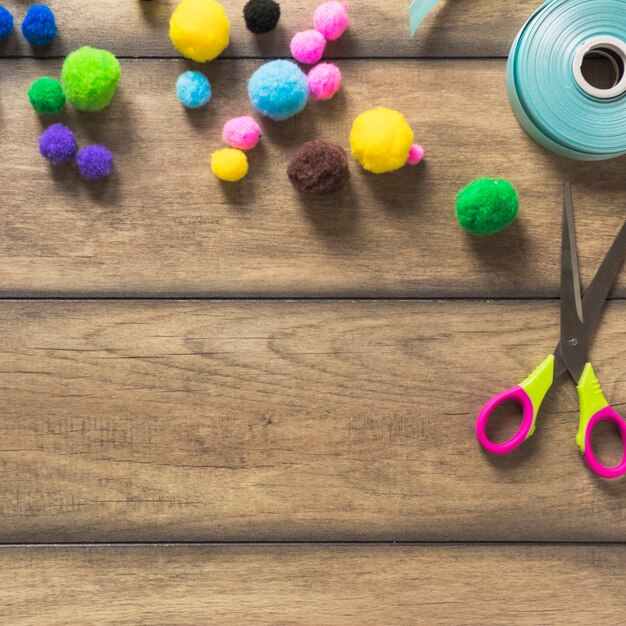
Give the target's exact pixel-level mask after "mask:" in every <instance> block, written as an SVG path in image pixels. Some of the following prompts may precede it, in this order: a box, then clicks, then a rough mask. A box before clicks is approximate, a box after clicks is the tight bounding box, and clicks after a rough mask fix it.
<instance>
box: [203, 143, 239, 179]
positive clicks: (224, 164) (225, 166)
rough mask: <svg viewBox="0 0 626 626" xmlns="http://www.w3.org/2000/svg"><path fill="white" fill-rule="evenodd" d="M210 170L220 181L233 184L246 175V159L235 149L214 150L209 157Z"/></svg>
mask: <svg viewBox="0 0 626 626" xmlns="http://www.w3.org/2000/svg"><path fill="white" fill-rule="evenodd" d="M211 170H212V171H213V173H214V174H215V175H216V176H217V177H218V178H219V179H220V180H226V181H228V182H230V183H234V182H236V181H238V180H241V179H242V178H243V177H244V176H245V175H246V174H247V173H248V157H247V156H246V153H245V152H242V151H241V150H236V149H235V148H224V149H223V150H216V151H215V152H214V153H213V154H212V155H211Z"/></svg>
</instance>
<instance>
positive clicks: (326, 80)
mask: <svg viewBox="0 0 626 626" xmlns="http://www.w3.org/2000/svg"><path fill="white" fill-rule="evenodd" d="M307 80H308V81H309V91H310V92H311V95H312V96H313V98H315V99H316V100H329V99H330V98H332V97H333V96H334V95H335V94H336V93H337V92H338V91H339V88H340V87H341V71H340V70H339V68H338V67H337V66H336V65H335V64H334V63H320V64H319V65H316V66H315V67H314V68H312V69H311V71H310V72H309V73H308V75H307Z"/></svg>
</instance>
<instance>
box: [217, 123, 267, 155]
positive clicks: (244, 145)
mask: <svg viewBox="0 0 626 626" xmlns="http://www.w3.org/2000/svg"><path fill="white" fill-rule="evenodd" d="M222 138H223V139H224V141H225V142H226V143H227V144H228V145H229V146H230V147H231V148H238V149H239V150H252V148H254V147H255V146H256V145H257V143H258V142H259V139H260V138H261V127H260V126H259V125H258V124H257V123H256V120H255V119H254V118H253V117H250V116H249V115H244V116H243V117H234V118H233V119H231V120H228V122H226V124H224V130H223V131H222Z"/></svg>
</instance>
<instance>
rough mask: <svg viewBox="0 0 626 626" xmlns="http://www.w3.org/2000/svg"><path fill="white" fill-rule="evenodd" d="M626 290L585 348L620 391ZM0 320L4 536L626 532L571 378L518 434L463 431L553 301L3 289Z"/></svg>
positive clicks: (452, 536) (623, 487) (544, 350)
mask: <svg viewBox="0 0 626 626" xmlns="http://www.w3.org/2000/svg"><path fill="white" fill-rule="evenodd" d="M625 306H626V305H625V303H624V302H622V301H619V302H614V303H611V304H610V305H609V307H608V309H607V314H606V318H605V323H604V324H603V326H602V329H601V331H600V332H599V334H598V336H597V341H596V343H595V348H594V352H593V354H592V358H593V357H594V356H595V357H598V360H597V362H596V363H595V364H596V368H597V371H598V375H599V376H600V378H601V380H602V381H603V385H604V388H605V392H606V394H607V396H608V397H609V398H610V399H611V400H612V402H613V403H614V404H615V405H616V407H617V408H618V410H621V411H622V412H623V411H624V407H625V403H626V380H625V379H624V376H623V363H624V356H625V353H624V346H625V345H626V344H625V341H624V339H625V336H626V328H625V326H624V313H625ZM0 322H1V324H2V328H3V334H2V336H0V363H2V393H1V395H0V415H2V424H1V428H2V430H1V440H2V444H1V449H0V485H1V489H2V493H1V498H0V541H1V542H24V541H26V542H33V541H37V542H56V541H79V542H82V541H185V540H193V541H244V540H245V541H265V540H267V541H291V540H293V541H303V540H351V541H352V540H361V539H367V540H461V541H462V540H504V541H507V540H542V541H545V540H556V541H563V540H568V541H575V540H585V541H587V540H588V541H593V540H598V541H604V540H620V541H624V540H626V518H625V517H624V507H623V500H624V495H625V494H626V483H625V482H623V481H615V482H607V481H603V480H600V479H598V478H596V477H595V475H592V474H591V473H590V472H589V471H588V470H587V469H586V467H585V465H584V463H583V461H582V459H581V457H580V454H579V452H578V449H577V448H576V445H575V442H574V435H575V432H576V428H577V423H578V403H577V398H576V391H575V388H574V385H573V384H572V383H571V382H570V381H563V384H560V385H557V387H556V388H555V389H553V390H552V392H551V393H550V395H549V397H548V399H547V400H546V404H545V407H544V410H543V412H542V415H541V420H540V422H539V427H538V429H537V433H536V435H535V436H534V437H533V438H532V439H531V440H529V442H527V444H526V445H525V447H524V448H523V449H521V450H520V451H518V453H516V454H514V455H512V456H510V457H507V458H494V457H491V456H488V455H486V454H484V453H482V452H481V450H480V449H479V447H478V444H477V442H476V438H475V436H474V430H473V429H474V419H475V414H476V412H477V411H478V409H479V408H480V406H481V405H482V404H483V403H484V402H485V401H486V400H487V398H488V397H489V395H492V394H494V393H496V392H498V391H501V390H504V389H506V388H508V387H510V386H512V385H513V384H515V383H517V382H519V381H520V380H522V378H523V377H525V376H526V375H527V374H528V373H529V372H530V370H531V368H533V367H534V366H536V365H537V364H538V363H539V362H540V360H541V359H543V357H544V356H545V355H546V354H548V353H549V351H550V350H551V349H552V348H553V347H554V345H555V344H556V341H557V337H558V303H557V302H547V303H543V304H540V303H535V302H528V303H522V302H511V303H463V302H447V303H427V302H421V303H416V302H372V301H361V302H350V301H345V302H319V301H318V302H312V301H301V302H280V301H277V302H266V303H262V302H257V303H255V302H239V303H236V302H233V303H228V302H220V303H210V302H204V303H201V302H188V303H174V302H165V301H164V302H138V301H125V302H119V303H118V302H69V303H61V302H4V303H2V305H1V306H0ZM600 357H601V359H600ZM509 436H510V434H509ZM610 443H613V444H616V441H615V440H613V439H610V440H606V441H601V442H599V444H598V445H599V449H601V450H602V451H603V452H602V454H611V453H612V454H613V456H614V455H615V447H616V446H613V447H611V445H609V444H610Z"/></svg>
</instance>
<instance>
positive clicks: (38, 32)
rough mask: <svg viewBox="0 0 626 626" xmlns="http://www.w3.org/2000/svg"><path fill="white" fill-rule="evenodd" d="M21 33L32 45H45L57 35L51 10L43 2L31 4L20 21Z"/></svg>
mask: <svg viewBox="0 0 626 626" xmlns="http://www.w3.org/2000/svg"><path fill="white" fill-rule="evenodd" d="M22 35H24V37H26V39H27V41H28V42H29V43H30V44H32V45H33V46H45V45H47V44H49V43H50V42H51V41H52V40H53V39H54V38H55V37H56V36H57V23H56V20H55V19H54V13H53V12H52V10H51V9H50V8H49V7H47V6H45V5H44V4H33V5H32V6H31V7H29V9H28V11H27V12H26V17H25V18H24V21H23V22H22Z"/></svg>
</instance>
